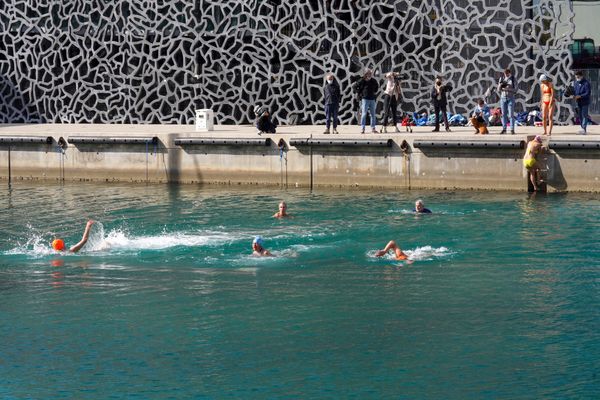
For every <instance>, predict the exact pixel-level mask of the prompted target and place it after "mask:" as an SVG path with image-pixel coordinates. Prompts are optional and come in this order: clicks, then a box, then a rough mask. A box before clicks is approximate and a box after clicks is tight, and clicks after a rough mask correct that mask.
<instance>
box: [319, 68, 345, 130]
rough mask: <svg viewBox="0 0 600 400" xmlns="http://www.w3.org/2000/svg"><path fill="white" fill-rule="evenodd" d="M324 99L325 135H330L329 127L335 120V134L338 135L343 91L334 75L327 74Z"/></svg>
mask: <svg viewBox="0 0 600 400" xmlns="http://www.w3.org/2000/svg"><path fill="white" fill-rule="evenodd" d="M323 97H324V102H325V132H323V133H324V134H326V135H328V134H329V127H330V126H331V122H332V120H333V133H334V134H337V133H338V131H337V125H338V110H339V108H340V103H341V99H342V91H341V89H340V85H339V83H338V81H337V80H336V79H335V76H334V75H333V74H327V77H326V79H325V88H324V89H323Z"/></svg>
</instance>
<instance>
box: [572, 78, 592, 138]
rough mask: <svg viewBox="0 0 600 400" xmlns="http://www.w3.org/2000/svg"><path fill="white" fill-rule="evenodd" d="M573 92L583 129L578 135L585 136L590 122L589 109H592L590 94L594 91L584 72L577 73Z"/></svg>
mask: <svg viewBox="0 0 600 400" xmlns="http://www.w3.org/2000/svg"><path fill="white" fill-rule="evenodd" d="M573 92H574V95H575V101H576V102H577V116H578V117H579V123H580V124H581V129H580V130H579V132H578V133H579V134H580V135H585V134H586V133H587V124H588V122H589V120H590V117H589V115H588V109H589V107H590V94H591V93H592V89H591V86H590V82H589V81H588V80H587V79H585V77H584V76H583V72H582V71H577V72H576V73H575V83H574V84H573Z"/></svg>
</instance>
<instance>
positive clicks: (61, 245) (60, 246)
mask: <svg viewBox="0 0 600 400" xmlns="http://www.w3.org/2000/svg"><path fill="white" fill-rule="evenodd" d="M93 224H94V221H93V220H91V219H90V220H89V221H88V222H87V224H86V225H85V230H84V231H83V237H82V238H81V240H80V241H79V243H77V244H76V245H74V246H71V248H69V250H68V251H69V252H71V253H77V252H78V251H79V250H81V248H82V247H83V246H85V244H86V243H87V241H88V239H89V237H90V230H91V229H92V225H93ZM52 248H53V249H54V250H56V251H67V250H66V247H65V242H64V240H62V239H58V238H57V239H54V240H53V241H52Z"/></svg>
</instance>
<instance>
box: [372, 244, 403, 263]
mask: <svg viewBox="0 0 600 400" xmlns="http://www.w3.org/2000/svg"><path fill="white" fill-rule="evenodd" d="M390 250H393V251H394V254H395V256H396V260H408V256H407V255H406V254H404V252H403V251H402V249H401V248H400V247H398V245H397V244H396V242H394V241H393V240H391V241H390V242H389V243H388V244H387V245H386V246H385V247H384V249H383V250H377V253H375V257H383V256H384V255H386V254H387V253H388V252H389V251H390Z"/></svg>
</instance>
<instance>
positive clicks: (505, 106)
mask: <svg viewBox="0 0 600 400" xmlns="http://www.w3.org/2000/svg"><path fill="white" fill-rule="evenodd" d="M516 90H517V80H516V79H515V77H514V76H512V73H511V71H510V69H508V68H507V69H505V70H504V75H503V76H501V77H500V79H499V80H498V91H499V92H500V109H501V110H502V132H500V134H501V135H504V134H505V133H506V127H507V125H508V116H509V115H510V133H511V134H513V135H514V134H515V123H516V118H515V92H516Z"/></svg>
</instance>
